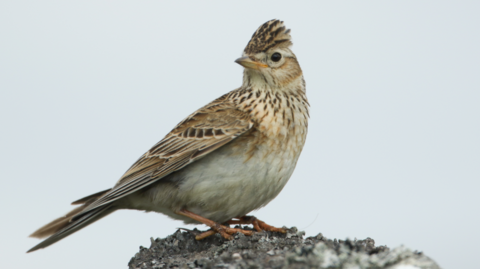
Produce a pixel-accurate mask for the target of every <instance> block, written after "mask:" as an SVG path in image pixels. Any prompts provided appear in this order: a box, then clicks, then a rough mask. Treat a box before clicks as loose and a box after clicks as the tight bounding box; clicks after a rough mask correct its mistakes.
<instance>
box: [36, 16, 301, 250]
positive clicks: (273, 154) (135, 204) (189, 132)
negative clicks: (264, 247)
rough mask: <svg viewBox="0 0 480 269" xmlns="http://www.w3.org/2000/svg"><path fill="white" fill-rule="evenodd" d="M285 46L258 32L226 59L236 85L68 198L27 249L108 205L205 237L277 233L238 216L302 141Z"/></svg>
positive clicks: (280, 32)
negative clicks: (69, 205)
mask: <svg viewBox="0 0 480 269" xmlns="http://www.w3.org/2000/svg"><path fill="white" fill-rule="evenodd" d="M291 45H292V42H291V39H290V30H286V28H285V26H284V25H283V22H281V21H278V20H271V21H268V22H266V23H265V24H263V25H262V26H260V28H259V29H258V30H257V31H256V32H255V33H254V35H253V36H252V38H251V40H250V42H249V43H248V45H247V47H246V48H245V50H244V54H243V57H242V58H239V59H237V60H236V62H237V63H239V64H241V65H242V66H244V67H245V70H244V78H243V83H242V86H241V87H240V88H238V89H236V90H234V91H231V92H229V93H227V94H225V95H223V96H222V97H220V98H218V99H216V100H214V101H213V102H211V103H210V104H208V105H206V106H204V107H202V108H200V109H199V110H197V111H195V112H194V113H192V114H191V115H190V116H188V117H187V118H186V119H185V120H183V121H182V122H180V123H179V124H178V125H177V126H176V127H175V128H174V129H173V130H172V131H171V132H170V133H169V134H167V136H166V137H165V138H164V139H162V140H161V141H160V142H158V143H157V144H156V145H155V146H153V147H152V148H151V149H150V150H149V151H147V152H146V153H145V154H144V155H142V156H141V157H140V159H138V161H137V162H135V163H134V164H133V165H132V166H131V167H130V169H129V170H128V171H127V172H126V173H125V174H124V175H123V176H122V177H121V178H120V180H119V181H118V182H117V184H116V185H115V186H114V187H113V188H112V189H109V190H105V191H102V192H99V193H96V194H93V195H90V196H87V197H85V198H83V199H80V200H77V201H75V202H74V203H73V204H80V206H79V207H77V208H76V209H74V210H73V211H72V212H70V213H69V214H67V215H66V216H64V217H61V218H59V219H56V220H54V221H53V222H51V223H49V224H47V225H45V226H44V227H42V228H40V229H39V230H37V231H36V232H34V233H33V234H32V235H31V236H32V237H37V238H43V237H46V236H50V237H49V238H47V239H46V240H45V241H43V242H41V243H40V244H38V245H37V246H35V247H33V248H32V249H30V250H29V252H30V251H34V250H37V249H40V248H44V247H47V246H49V245H51V244H53V243H55V242H57V241H58V240H60V239H62V238H64V237H66V236H68V235H69V234H71V233H73V232H76V231H78V230H79V229H81V228H83V227H85V226H87V225H89V224H91V223H92V222H94V221H96V220H98V219H100V218H102V217H104V216H106V215H108V214H110V213H112V212H113V211H115V210H118V209H138V210H145V211H155V212H160V213H164V214H166V215H168V216H170V217H172V218H174V219H179V220H183V221H184V222H185V223H199V222H201V223H204V224H207V225H209V226H210V227H211V228H212V231H211V232H207V233H205V234H203V235H200V236H199V237H198V238H199V239H201V238H204V237H206V236H208V235H211V234H213V233H215V232H219V233H221V234H222V236H224V237H226V238H230V234H232V233H234V232H239V230H238V229H230V228H228V227H225V226H223V225H220V224H219V223H230V224H233V223H245V224H253V225H254V227H255V228H256V229H257V230H262V229H267V230H274V231H283V230H282V229H278V228H274V227H272V226H269V225H267V224H265V223H263V222H261V221H258V220H256V219H255V218H252V217H248V216H246V214H247V213H249V212H250V211H252V210H254V209H258V208H260V207H262V206H265V205H266V204H267V203H268V202H270V201H271V200H272V199H273V198H275V197H276V196H277V195H278V193H279V192H280V191H281V190H282V189H283V187H284V186H285V184H286V183H287V181H288V179H289V178H290V176H291V174H292V173H293V170H294V168H295V165H296V162H297V160H298V157H299V156H300V153H301V151H302V148H303V145H304V143H305V139H306V135H307V127H308V107H309V104H308V101H307V97H306V95H305V81H304V79H303V75H302V70H301V69H300V66H299V64H298V61H297V59H296V56H295V55H294V54H293V52H292V51H291V50H290V46H291ZM232 218H237V219H239V220H232ZM240 232H244V233H245V234H251V232H245V231H240Z"/></svg>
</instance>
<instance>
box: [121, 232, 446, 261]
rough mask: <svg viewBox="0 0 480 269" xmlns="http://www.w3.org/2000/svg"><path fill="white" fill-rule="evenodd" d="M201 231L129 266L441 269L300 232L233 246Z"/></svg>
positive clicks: (239, 237) (403, 251)
mask: <svg viewBox="0 0 480 269" xmlns="http://www.w3.org/2000/svg"><path fill="white" fill-rule="evenodd" d="M199 233H200V231H198V230H197V229H195V230H193V231H190V230H183V231H182V230H178V231H176V232H175V233H174V234H172V235H170V236H168V237H167V238H164V239H159V238H157V239H155V240H153V238H152V239H151V246H150V248H144V247H140V251H139V252H138V253H137V254H135V256H134V257H133V258H132V259H131V260H130V262H129V263H128V266H129V268H131V269H150V268H152V269H153V268H252V269H253V268H332V269H333V268H342V269H347V268H348V269H362V268H375V269H380V268H385V269H439V268H440V267H439V266H438V265H437V264H436V263H435V262H434V261H433V260H431V259H430V258H428V257H427V256H425V255H424V254H423V253H421V252H414V251H411V250H409V249H408V248H406V247H403V246H401V247H397V248H394V249H392V250H390V249H389V248H388V247H386V246H378V247H376V246H375V241H374V240H373V239H371V238H367V239H364V240H349V239H347V240H337V239H334V240H331V239H328V238H326V237H324V236H323V235H322V234H318V235H316V236H313V237H307V238H305V239H304V238H303V237H304V235H305V233H304V232H299V231H297V229H296V228H295V227H293V228H290V229H288V232H287V233H286V234H281V233H272V232H261V233H255V234H254V235H253V236H245V235H243V234H240V233H239V234H236V235H235V236H234V239H233V240H232V241H228V240H225V239H224V238H222V237H221V236H220V235H218V234H215V235H213V236H210V237H208V238H206V239H203V240H201V241H197V240H195V235H196V234H199Z"/></svg>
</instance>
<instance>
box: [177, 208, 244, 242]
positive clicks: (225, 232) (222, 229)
mask: <svg viewBox="0 0 480 269" xmlns="http://www.w3.org/2000/svg"><path fill="white" fill-rule="evenodd" d="M175 213H177V214H179V215H183V216H186V217H189V218H191V219H194V220H196V221H198V222H201V223H203V224H205V225H207V226H209V227H210V228H212V230H210V231H206V232H204V233H201V234H199V235H197V236H195V239H197V240H202V239H204V238H206V237H209V236H210V235H213V234H215V233H219V234H220V235H221V236H222V237H223V238H225V239H227V240H232V239H233V237H232V236H231V235H232V234H235V233H243V234H244V235H252V234H253V232H252V231H246V230H243V229H237V228H230V227H227V226H225V225H221V224H219V223H217V222H215V221H213V220H209V219H207V218H204V217H202V216H200V215H197V214H195V213H193V212H190V211H188V210H186V209H182V210H179V211H177V212H175Z"/></svg>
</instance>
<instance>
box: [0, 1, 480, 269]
mask: <svg viewBox="0 0 480 269" xmlns="http://www.w3.org/2000/svg"><path fill="white" fill-rule="evenodd" d="M179 2H180V1H178V2H177V3H174V4H166V3H163V2H161V1H100V0H95V1H76V2H74V1H19V0H16V1H13V0H3V1H1V2H0V90H1V96H0V117H1V118H0V124H1V125H0V128H1V132H0V136H1V139H0V158H1V160H0V161H1V162H0V163H1V165H2V166H1V178H2V179H1V180H2V181H1V182H2V188H1V195H0V199H1V201H0V204H1V206H2V210H1V212H2V217H1V232H0V238H1V240H0V252H1V256H2V262H1V264H2V265H1V266H2V268H49V269H54V268H126V267H127V263H128V261H129V260H130V258H131V257H132V256H133V255H134V254H135V253H136V252H137V251H138V247H139V246H140V245H143V246H146V247H148V246H149V245H150V243H149V242H150V237H154V238H156V237H165V236H166V235H168V234H171V233H173V232H175V230H176V228H177V227H186V228H193V227H192V226H186V225H184V224H183V223H181V222H178V221H172V220H170V219H168V218H167V217H165V216H163V215H160V214H155V213H148V214H146V213H143V212H139V211H122V212H117V213H114V214H113V215H110V216H108V217H107V218H105V219H102V220H101V221H99V222H97V223H95V224H94V225H91V226H89V227H88V228H86V229H84V230H81V231H80V232H78V233H76V234H74V235H72V236H70V237H68V238H66V239H65V240H62V241H60V242H59V243H57V244H55V245H53V246H51V247H49V248H48V249H44V250H40V251H37V252H34V253H31V254H25V251H26V250H28V249H29V248H30V247H32V246H33V245H35V244H37V243H38V242H39V241H38V240H36V239H31V238H28V235H29V234H30V233H32V232H33V231H34V230H35V229H37V228H39V227H40V226H42V225H43V224H45V223H47V222H49V221H51V220H52V219H54V218H57V217H59V216H61V215H62V214H63V213H66V212H67V211H69V210H71V208H72V207H71V206H70V205H69V204H70V202H72V201H74V200H76V199H78V198H82V197H84V196H86V195H89V194H92V193H94V192H97V191H100V190H104V189H107V188H110V187H111V186H113V184H114V183H115V182H116V180H117V179H118V178H119V177H120V176H121V175H122V174H123V173H124V172H125V170H126V169H127V168H128V167H129V166H130V165H131V164H132V163H133V162H134V161H135V160H136V159H137V158H138V157H139V156H140V155H141V154H143V153H144V152H145V151H146V150H148V149H149V148H150V147H151V146H152V145H153V144H155V143H156V142H157V141H158V140H160V139H161V138H162V137H163V136H164V135H165V134H166V133H167V132H169V131H170V130H171V128H173V126H174V125H175V124H177V123H178V122H179V121H180V120H182V119H183V118H184V117H186V116H187V115H188V114H190V113H191V112H193V111H194V110H195V109H197V108H199V107H201V106H203V105H204V104H206V103H208V102H209V101H211V100H213V99H215V98H217V97H218V96H220V95H222V94H223V93H226V92H228V91H230V90H233V89H235V88H237V87H238V86H240V84H241V79H242V67H241V66H239V65H237V64H235V63H234V62H233V61H234V60H235V59H236V58H237V57H239V56H240V55H241V52H242V50H243V48H244V47H245V45H246V44H247V42H248V40H249V39H250V37H251V35H252V34H253V32H254V31H255V30H256V29H257V27H258V26H260V25H261V24H262V23H264V22H265V21H267V20H270V19H273V18H278V19H281V20H284V21H285V24H286V25H287V27H288V28H291V29H292V37H293V41H294V46H293V51H294V52H295V53H296V55H297V57H298V59H299V62H300V64H301V67H302V68H303V70H304V75H305V79H306V81H307V94H308V98H309V101H310V104H311V119H310V124H309V126H310V129H309V134H308V139H307V143H306V145H305V148H304V151H303V154H302V156H301V158H300V161H299V163H298V165H297V168H296V171H295V173H294V174H293V176H292V178H291V179H290V182H289V183H288V184H287V186H286V187H285V189H284V190H283V192H282V193H281V194H280V195H279V196H278V197H277V198H276V199H275V200H274V201H273V202H271V203H270V204H269V205H268V206H267V207H265V208H263V209H261V210H259V211H257V212H254V214H255V215H256V216H257V217H259V218H260V219H262V220H265V221H266V222H267V223H270V224H273V225H277V226H282V225H286V226H289V227H290V226H296V227H298V228H299V229H302V230H305V231H306V233H307V236H314V235H316V234H318V233H319V232H322V233H323V234H324V235H325V236H327V237H329V238H340V239H345V238H347V237H349V238H352V239H353V238H359V239H363V238H365V237H372V238H374V239H375V240H376V243H377V244H378V245H388V246H389V247H391V248H392V247H396V246H399V245H401V244H404V245H406V246H407V247H409V248H411V249H412V250H419V251H424V253H425V254H427V255H428V256H430V257H432V258H433V259H434V260H436V261H437V262H438V263H439V264H440V266H442V267H443V268H478V264H477V263H476V261H478V260H477V258H476V257H477V256H478V240H480V232H479V227H480V217H479V216H480V214H479V213H478V212H479V205H480V198H479V191H480V184H479V179H480V172H479V164H480V142H479V137H480V121H479V116H480V106H479V105H480V80H479V75H480V53H479V51H480V50H479V48H480V31H479V28H480V16H479V14H480V4H479V2H478V1H438V0H437V1H335V2H334V1H330V2H316V3H307V2H301V1H290V2H287V1H269V2H266V1H262V2H259V1H240V2H237V3H233V2H228V3H227V2H225V1H218V2H209V3H208V4H205V3H198V2H194V1H191V2H184V1H182V3H179ZM199 228H202V229H204V228H205V227H204V226H199Z"/></svg>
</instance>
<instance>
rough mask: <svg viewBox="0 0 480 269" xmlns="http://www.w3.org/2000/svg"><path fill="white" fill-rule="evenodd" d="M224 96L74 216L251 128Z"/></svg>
mask: <svg viewBox="0 0 480 269" xmlns="http://www.w3.org/2000/svg"><path fill="white" fill-rule="evenodd" d="M224 99H226V98H225V96H222V97H220V98H219V99H217V100H215V101H213V102H212V103H210V104H209V105H207V106H205V107H203V108H201V109H199V110H197V111H196V112H195V113H193V114H192V115H190V116H189V117H187V118H186V119H185V120H183V121H182V122H180V123H179V124H178V125H177V126H176V127H175V128H174V129H173V130H172V131H171V132H170V133H169V134H168V135H167V136H166V137H165V138H164V139H162V140H161V141H160V142H158V143H157V144H156V145H155V146H153V148H151V149H150V150H149V151H147V152H146V153H145V154H143V156H142V157H140V159H138V161H137V162H135V163H134V164H133V165H132V167H130V169H128V171H127V172H126V173H125V174H124V175H123V176H122V178H121V179H120V180H119V181H118V182H117V184H116V186H115V187H114V188H112V189H111V190H109V191H108V192H107V193H106V194H105V195H103V196H102V197H101V198H99V199H98V200H96V201H95V202H93V203H92V204H90V205H89V206H88V207H86V208H85V209H84V210H82V212H81V213H79V214H78V215H77V216H75V218H77V217H80V216H81V215H83V214H85V213H86V212H88V211H91V210H93V209H95V208H98V207H100V206H102V205H105V204H108V203H111V202H113V201H115V200H118V199H120V198H122V197H124V196H126V195H129V194H131V193H133V192H135V191H138V190H139V189H142V188H144V187H145V186H148V185H150V184H152V183H154V182H156V181H158V180H160V179H161V178H163V177H165V176H166V175H168V174H170V173H172V172H175V171H177V170H179V169H182V168H183V167H185V166H187V165H188V164H190V163H192V162H194V161H196V160H198V159H199V158H201V157H203V156H205V155H207V154H209V153H211V152H213V151H215V150H216V149H218V148H220V147H221V146H223V145H225V144H227V143H228V142H230V141H232V140H234V139H235V138H237V137H238V136H240V135H242V134H244V133H246V132H247V131H249V130H250V129H251V128H252V126H253V120H252V119H251V118H250V116H249V115H248V114H247V113H245V112H242V111H240V110H238V109H236V108H235V107H234V106H233V105H232V104H230V103H229V102H226V101H225V100H224Z"/></svg>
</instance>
